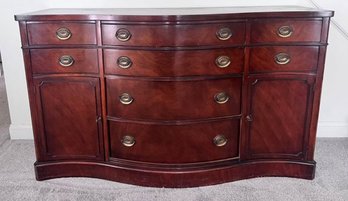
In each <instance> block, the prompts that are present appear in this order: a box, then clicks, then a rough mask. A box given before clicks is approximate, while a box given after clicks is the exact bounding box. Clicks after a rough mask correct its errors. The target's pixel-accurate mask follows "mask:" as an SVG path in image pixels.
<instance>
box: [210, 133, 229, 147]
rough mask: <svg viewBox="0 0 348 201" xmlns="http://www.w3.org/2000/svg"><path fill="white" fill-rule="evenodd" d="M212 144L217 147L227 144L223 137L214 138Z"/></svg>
mask: <svg viewBox="0 0 348 201" xmlns="http://www.w3.org/2000/svg"><path fill="white" fill-rule="evenodd" d="M213 143H214V144H215V146H217V147H222V146H225V145H226V144H227V138H226V137H225V136H223V135H217V136H215V137H214V139H213Z"/></svg>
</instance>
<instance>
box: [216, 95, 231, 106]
mask: <svg viewBox="0 0 348 201" xmlns="http://www.w3.org/2000/svg"><path fill="white" fill-rule="evenodd" d="M229 99H230V97H229V96H228V95H227V94H226V92H220V93H217V94H215V96H214V100H215V102H216V103H219V104H224V103H226V102H227V101H228V100H229Z"/></svg>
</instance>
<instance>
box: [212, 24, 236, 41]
mask: <svg viewBox="0 0 348 201" xmlns="http://www.w3.org/2000/svg"><path fill="white" fill-rule="evenodd" d="M216 37H217V38H218V39H219V40H228V39H230V38H231V37H232V31H231V29H230V28H227V27H224V28H221V29H219V30H218V31H217V32H216Z"/></svg>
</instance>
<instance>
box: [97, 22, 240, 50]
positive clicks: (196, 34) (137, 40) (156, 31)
mask: <svg viewBox="0 0 348 201" xmlns="http://www.w3.org/2000/svg"><path fill="white" fill-rule="evenodd" d="M225 27H227V28H229V29H231V31H232V34H233V35H232V37H231V38H230V39H228V40H225V41H223V40H219V39H218V38H217V37H216V32H217V31H218V30H219V29H221V28H225ZM121 28H122V29H127V30H128V31H129V32H130V33H131V34H132V36H131V38H130V39H129V40H128V41H125V42H122V41H119V40H118V39H117V38H116V37H115V34H116V32H117V30H118V29H121ZM174 33H175V34H174ZM173 34H174V35H173ZM174 36H175V37H174ZM102 37H103V44H104V45H120V46H151V47H153V46H155V47H161V46H162V47H166V46H176V47H180V46H198V45H199V46H205V45H224V44H230V45H231V44H243V43H244V40H245V23H242V22H235V23H214V24H208V25H206V24H204V25H195V26H191V25H161V26H158V25H127V24H117V25H116V24H115V25H113V24H103V25H102Z"/></svg>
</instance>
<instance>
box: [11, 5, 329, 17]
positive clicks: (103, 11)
mask: <svg viewBox="0 0 348 201" xmlns="http://www.w3.org/2000/svg"><path fill="white" fill-rule="evenodd" d="M333 14H334V12H333V11H331V10H321V9H316V8H308V7H301V6H257V7H254V6H246V7H216V8H212V7H206V8H83V9H80V8H79V9H77V8H64V9H63V8H61V9H46V10H41V11H36V12H31V13H25V14H20V15H16V16H15V19H16V20H17V21H25V20H67V19H69V20H127V21H128V20H133V21H148V20H149V21H152V20H160V21H185V20H201V19H202V18H204V20H207V19H210V20H223V19H231V18H254V17H258V18H259V17H264V18H272V17H284V16H286V17H332V16H333Z"/></svg>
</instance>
